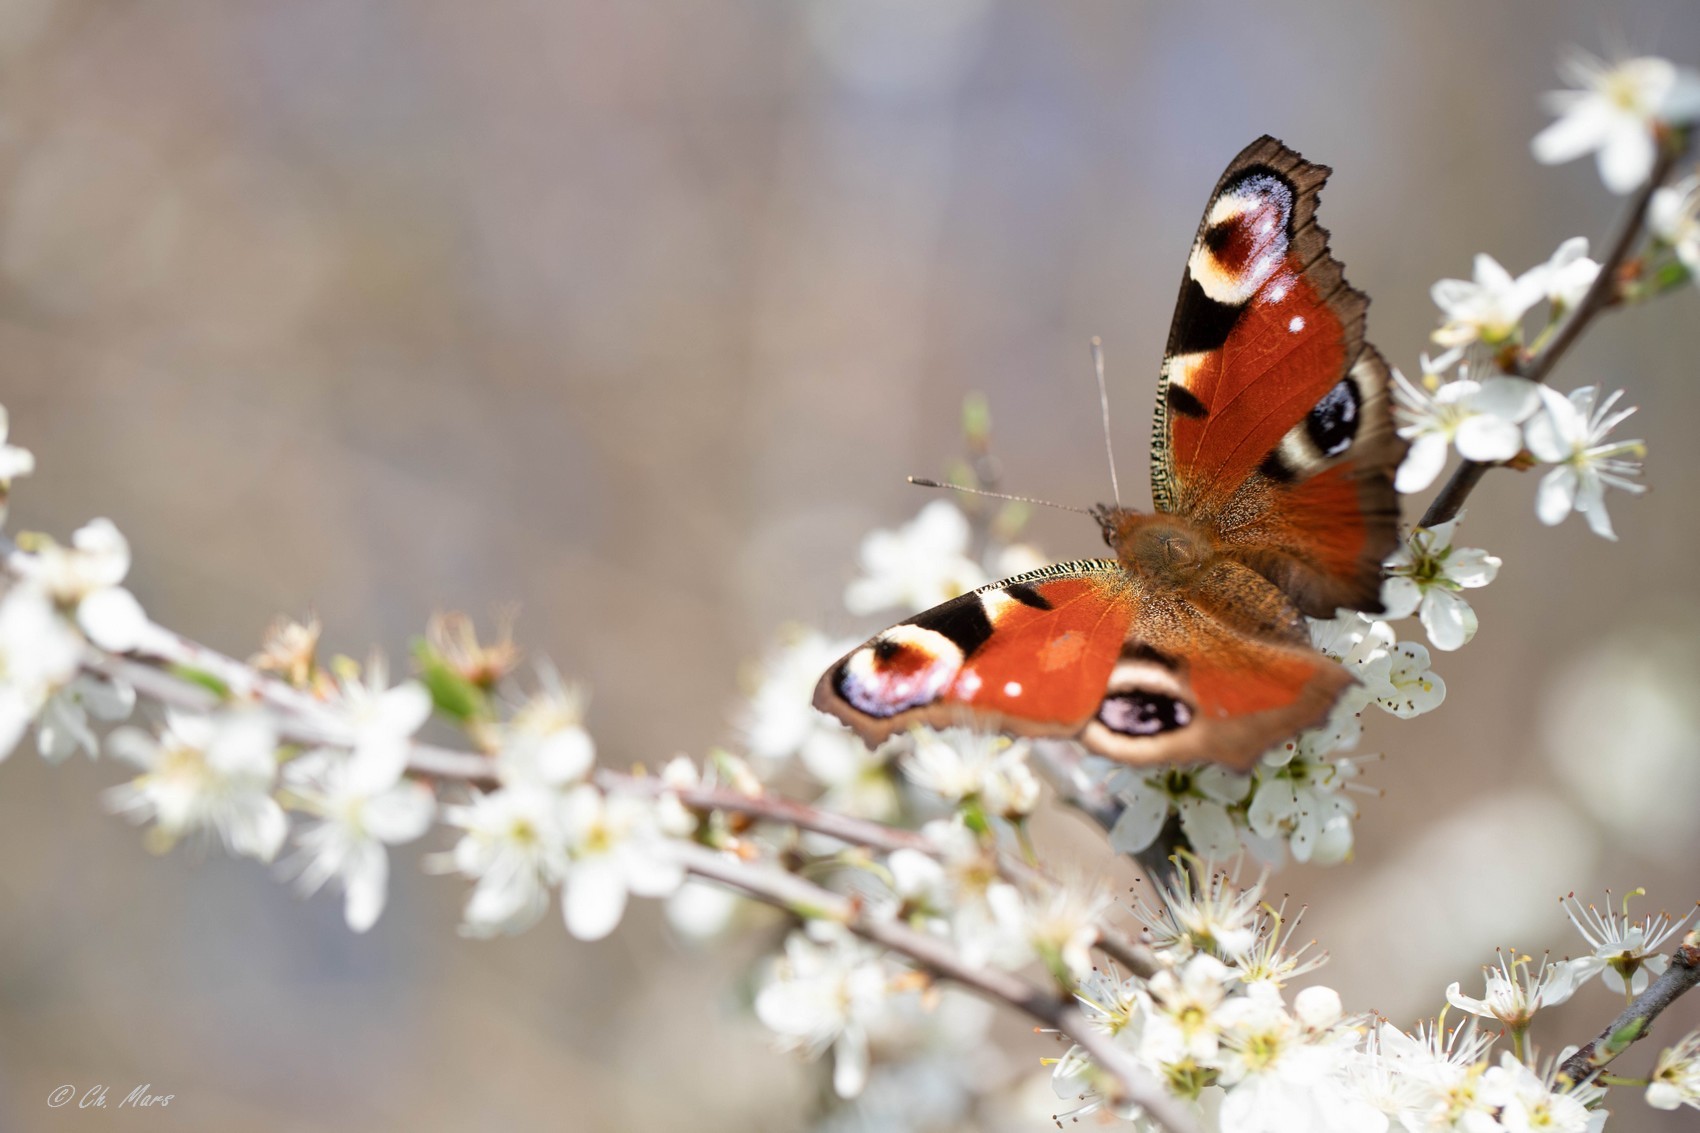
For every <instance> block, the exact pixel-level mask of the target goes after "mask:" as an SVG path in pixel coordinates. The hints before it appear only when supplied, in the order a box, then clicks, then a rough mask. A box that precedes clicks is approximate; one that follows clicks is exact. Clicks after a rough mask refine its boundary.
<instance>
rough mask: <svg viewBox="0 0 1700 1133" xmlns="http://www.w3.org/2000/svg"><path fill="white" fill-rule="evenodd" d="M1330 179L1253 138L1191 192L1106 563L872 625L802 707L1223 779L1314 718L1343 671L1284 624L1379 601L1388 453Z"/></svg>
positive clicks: (869, 724) (1108, 525)
mask: <svg viewBox="0 0 1700 1133" xmlns="http://www.w3.org/2000/svg"><path fill="white" fill-rule="evenodd" d="M1330 172H1331V171H1330V170H1329V169H1328V167H1327V166H1322V165H1316V164H1313V163H1311V162H1308V161H1306V160H1305V159H1304V158H1302V157H1300V156H1299V155H1298V154H1297V153H1295V152H1294V151H1293V150H1291V149H1288V148H1287V146H1285V145H1284V144H1283V143H1281V142H1279V141H1277V140H1276V139H1274V138H1272V137H1268V136H1265V137H1262V138H1259V139H1258V140H1257V141H1255V142H1253V143H1252V144H1251V145H1249V146H1247V147H1246V148H1245V149H1244V150H1243V151H1242V152H1241V153H1240V155H1239V156H1238V157H1236V158H1235V159H1234V160H1233V162H1232V163H1230V164H1229V166H1228V168H1227V171H1226V172H1224V173H1223V174H1222V177H1221V180H1220V181H1218V182H1217V184H1216V188H1215V191H1214V192H1212V193H1211V194H1210V203H1209V205H1208V206H1207V207H1206V208H1205V210H1204V219H1203V221H1202V222H1201V223H1200V224H1199V227H1198V234H1197V236H1196V237H1195V238H1194V240H1193V243H1192V249H1191V252H1190V254H1189V255H1188V257H1187V263H1186V273H1185V275H1184V276H1183V278H1182V280H1181V291H1180V298H1179V301H1178V302H1177V304H1176V307H1175V316H1174V322H1173V324H1172V325H1171V327H1170V330H1169V343H1168V348H1167V350H1166V351H1165V352H1164V358H1163V365H1162V369H1161V371H1160V374H1159V378H1158V383H1157V412H1156V420H1155V422H1154V423H1153V427H1152V451H1151V494H1152V499H1153V502H1154V505H1155V509H1154V511H1152V512H1150V513H1142V512H1138V511H1135V510H1133V509H1131V508H1124V507H1121V506H1119V505H1113V506H1112V505H1099V506H1098V507H1096V508H1094V509H1092V511H1091V513H1090V514H1091V515H1092V516H1093V518H1094V519H1096V520H1097V522H1098V524H1099V526H1100V528H1101V529H1102V533H1103V536H1104V541H1105V542H1106V543H1107V544H1108V545H1109V546H1110V547H1111V548H1112V549H1113V550H1114V552H1115V558H1113V559H1111V558H1106V559H1087V560H1081V561H1077V562H1069V563H1062V564H1059V565H1056V566H1048V567H1044V568H1041V569H1039V570H1034V571H1030V572H1028V573H1026V574H1021V575H1017V576H1016V577H1014V578H1008V579H1005V580H1003V581H1002V582H996V583H993V584H991V585H989V586H983V587H981V588H980V589H978V590H975V591H973V592H971V593H968V594H964V595H962V596H960V597H957V598H954V599H952V600H950V601H948V602H945V603H944V604H942V605H940V606H935V607H934V608H933V609H931V610H928V611H926V612H925V613H921V614H917V615H916V616H914V617H912V618H910V619H909V620H907V621H905V622H902V623H900V624H898V625H895V626H892V627H891V628H890V629H888V630H886V631H885V632H883V633H880V634H878V635H876V636H875V637H873V638H872V639H870V640H869V641H867V642H866V643H865V644H863V645H861V646H859V647H857V648H856V649H854V650H852V651H851V652H850V653H849V654H847V655H846V656H845V657H843V658H842V659H841V660H839V661H838V662H837V663H836V664H834V665H833V666H832V667H831V668H830V669H828V670H827V672H826V673H825V674H824V675H823V676H822V677H821V679H820V683H819V684H818V685H817V686H816V690H815V699H814V703H815V706H816V707H817V708H820V709H822V710H824V711H826V712H829V713H831V714H832V715H834V716H837V717H838V718H839V719H840V720H843V721H844V722H845V723H847V724H849V725H850V727H851V728H853V729H854V730H855V731H856V733H857V734H859V735H860V736H861V737H862V738H863V739H864V740H866V741H867V742H868V743H869V744H877V743H879V742H881V741H883V740H885V739H887V738H888V737H890V736H891V735H893V734H894V733H897V732H899V731H902V730H905V729H907V728H910V727H912V726H914V725H917V724H928V725H932V726H936V727H947V726H951V725H958V724H968V725H970V726H973V727H977V728H981V729H986V730H998V731H1003V732H1007V733H1010V734H1013V735H1020V736H1053V737H1066V738H1073V739H1078V740H1079V741H1080V742H1081V743H1082V744H1084V745H1085V747H1086V748H1087V749H1088V750H1090V751H1092V752H1095V753H1097V754H1099V755H1103V756H1108V757H1109V758H1110V759H1113V760H1117V761H1119V762H1122V763H1126V764H1132V765H1148V764H1168V763H1176V764H1179V763H1195V762H1202V761H1211V762H1217V763H1222V764H1226V765H1228V766H1230V767H1233V768H1236V769H1241V770H1244V769H1247V768H1249V767H1250V766H1251V765H1252V764H1254V763H1255V762H1256V761H1257V759H1258V757H1259V756H1260V755H1261V754H1262V753H1263V752H1265V751H1267V750H1268V749H1269V748H1270V747H1272V746H1274V745H1276V744H1279V743H1280V742H1282V741H1283V740H1285V739H1287V738H1289V737H1291V736H1293V735H1294V734H1296V733H1297V732H1299V731H1301V730H1303V729H1305V728H1309V727H1314V726H1316V725H1319V724H1321V723H1322V722H1323V721H1324V720H1325V719H1326V718H1327V717H1328V714H1329V712H1330V710H1331V708H1332V707H1333V705H1334V704H1335V702H1336V701H1337V700H1338V699H1339V698H1340V696H1341V694H1342V693H1343V692H1344V691H1345V689H1346V688H1347V687H1349V686H1350V685H1352V684H1353V683H1354V680H1355V678H1354V677H1353V676H1352V675H1351V674H1350V673H1349V672H1348V671H1347V670H1346V669H1345V668H1344V667H1343V666H1342V665H1340V664H1339V663H1337V662H1336V661H1334V660H1332V659H1330V658H1329V657H1327V656H1325V655H1324V654H1322V653H1320V652H1318V651H1317V650H1316V649H1314V648H1313V647H1312V646H1311V640H1310V636H1309V632H1308V628H1307V623H1306V621H1305V617H1306V616H1309V617H1317V618H1331V617H1334V616H1335V614H1336V612H1337V610H1338V609H1339V608H1342V607H1343V608H1347V609H1352V610H1361V611H1364V612H1366V613H1379V612H1380V611H1381V609H1382V607H1381V601H1380V584H1381V576H1382V572H1381V564H1382V560H1383V559H1385V558H1386V557H1387V555H1388V553H1389V552H1391V551H1392V550H1393V548H1394V547H1395V546H1396V545H1397V543H1398V540H1399V533H1398V524H1399V505H1398V497H1397V496H1396V495H1395V493H1394V490H1393V476H1394V472H1395V470H1396V469H1397V468H1398V465H1399V462H1400V460H1401V459H1402V458H1403V457H1404V453H1405V447H1406V446H1405V443H1404V442H1403V441H1402V440H1401V439H1400V438H1399V437H1398V435H1397V434H1396V433H1395V431H1394V426H1393V419H1392V404H1391V400H1390V397H1389V389H1388V369H1387V365H1386V363H1385V362H1383V360H1382V358H1381V355H1380V354H1378V353H1377V352H1376V350H1375V348H1374V347H1372V346H1369V345H1368V344H1366V343H1365V342H1364V311H1365V308H1366V307H1367V306H1368V303H1369V301H1368V299H1367V298H1366V297H1365V296H1364V295H1363V293H1362V292H1359V291H1356V290H1354V289H1353V288H1352V287H1350V286H1349V285H1348V284H1347V283H1346V281H1345V278H1344V276H1343V275H1342V272H1341V268H1340V264H1339V262H1338V261H1337V260H1335V259H1334V257H1333V255H1331V254H1330V252H1329V249H1328V233H1327V231H1326V230H1324V229H1322V228H1320V227H1318V226H1317V223H1316V206H1317V196H1318V193H1319V191H1320V190H1321V188H1322V185H1323V183H1324V182H1325V181H1326V180H1327V178H1328V175H1329V173H1330Z"/></svg>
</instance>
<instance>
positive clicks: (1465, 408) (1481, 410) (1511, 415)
mask: <svg viewBox="0 0 1700 1133" xmlns="http://www.w3.org/2000/svg"><path fill="white" fill-rule="evenodd" d="M1437 365H1438V363H1437ZM1458 372H1459V374H1460V375H1461V376H1459V377H1457V378H1455V379H1454V380H1452V381H1449V382H1441V381H1440V380H1439V378H1438V376H1437V375H1435V374H1425V375H1424V379H1423V384H1422V385H1417V384H1415V383H1413V382H1412V381H1410V379H1408V378H1406V377H1405V375H1403V374H1401V373H1399V372H1398V371H1397V370H1395V371H1394V372H1393V396H1394V401H1395V405H1394V411H1393V412H1394V419H1395V420H1396V421H1397V422H1398V423H1399V435H1400V436H1401V437H1404V438H1405V439H1406V440H1408V441H1410V442H1411V447H1410V450H1409V451H1408V452H1407V453H1406V454H1405V459H1404V461H1403V462H1402V463H1401V464H1400V465H1399V471H1398V472H1397V473H1396V474H1395V476H1394V487H1395V488H1397V489H1398V490H1399V491H1401V492H1420V491H1422V490H1423V489H1424V488H1426V487H1428V486H1429V485H1430V484H1432V483H1434V481H1435V478H1436V477H1437V476H1439V475H1440V471H1441V469H1442V468H1444V467H1446V454H1447V450H1448V448H1449V447H1451V446H1453V445H1456V446H1457V448H1458V454H1459V455H1460V456H1462V457H1464V458H1465V459H1466V460H1476V461H1482V462H1484V463H1492V462H1494V461H1501V460H1510V459H1511V458H1512V457H1514V456H1516V455H1517V454H1518V453H1519V452H1520V451H1522V448H1523V430H1522V429H1521V428H1520V427H1519V426H1520V425H1521V423H1522V422H1523V421H1524V420H1525V419H1526V418H1527V417H1528V416H1529V415H1530V414H1531V413H1533V412H1534V411H1535V409H1536V407H1537V406H1538V405H1539V404H1540V395H1539V394H1538V393H1537V392H1536V388H1535V384H1534V383H1533V382H1531V381H1529V380H1528V379H1526V378H1512V377H1505V376H1501V375H1496V376H1493V377H1489V378H1487V379H1485V380H1483V381H1477V380H1476V379H1474V378H1471V377H1467V376H1462V375H1465V374H1466V373H1467V371H1466V369H1465V368H1464V367H1463V366H1460V367H1459V371H1458Z"/></svg>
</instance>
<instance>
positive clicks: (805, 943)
mask: <svg viewBox="0 0 1700 1133" xmlns="http://www.w3.org/2000/svg"><path fill="white" fill-rule="evenodd" d="M887 963H888V962H887V961H886V960H885V958H884V956H883V954H882V953H881V952H880V951H879V950H878V949H876V948H873V947H871V946H870V945H867V944H865V943H863V942H862V941H860V940H857V939H856V938H855V937H854V936H851V935H850V933H849V932H848V931H847V930H845V929H843V928H842V927H841V926H838V925H829V924H827V923H825V922H820V921H815V922H811V923H810V925H809V929H808V931H803V930H799V931H797V932H793V933H792V934H791V935H790V936H789V937H788V938H786V941H785V954H784V956H782V957H780V958H778V959H776V960H775V962H774V963H773V965H772V967H771V968H770V970H769V972H768V975H767V979H766V981H765V982H764V983H763V985H762V988H761V990H760V991H758V992H757V993H756V1000H755V1011H756V1017H757V1018H758V1019H760V1020H761V1021H762V1023H763V1024H764V1025H766V1026H767V1027H768V1028H769V1029H770V1030H772V1031H774V1032H775V1033H776V1034H777V1035H778V1036H779V1038H780V1040H781V1043H782V1045H783V1046H784V1047H786V1048H788V1049H800V1050H802V1051H804V1052H805V1053H806V1054H807V1055H808V1056H810V1057H816V1056H819V1055H820V1054H821V1053H823V1052H824V1051H826V1050H827V1049H828V1048H831V1050H832V1052H833V1074H832V1086H833V1089H834V1091H835V1092H836V1093H837V1094H838V1096H839V1097H841V1098H853V1097H855V1096H856V1095H857V1094H859V1093H861V1092H862V1088H863V1086H864V1085H866V1084H867V1079H868V1028H869V1026H870V1025H871V1024H872V1023H874V1022H875V1021H876V1019H877V1017H878V1015H879V1014H880V1013H881V1012H883V1011H884V1010H885V1009H886V1001H887V999H888V997H889V996H890V995H891V992H892V976H891V974H890V973H888V971H887Z"/></svg>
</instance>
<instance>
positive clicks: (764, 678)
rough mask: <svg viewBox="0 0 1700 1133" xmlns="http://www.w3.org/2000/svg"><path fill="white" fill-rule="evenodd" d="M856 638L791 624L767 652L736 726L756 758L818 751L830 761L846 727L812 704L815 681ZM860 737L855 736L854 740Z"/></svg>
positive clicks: (845, 737)
mask: <svg viewBox="0 0 1700 1133" xmlns="http://www.w3.org/2000/svg"><path fill="white" fill-rule="evenodd" d="M855 646H856V642H854V641H851V640H847V639H846V640H837V639H833V638H829V637H827V636H826V635H825V634H822V633H819V632H818V631H815V630H811V629H803V628H801V627H792V628H791V629H789V630H788V631H786V632H785V633H784V634H783V635H782V639H781V641H780V643H779V644H778V645H777V646H776V647H774V648H773V649H772V650H770V651H769V652H768V654H767V655H766V656H765V657H764V658H763V659H762V662H761V665H760V666H759V668H758V670H757V671H756V673H755V675H754V680H753V681H752V682H751V683H752V684H753V686H754V691H753V692H752V694H751V696H750V699H749V703H748V704H747V705H746V706H745V707H744V710H743V711H742V713H740V715H739V719H738V731H739V733H740V735H741V737H742V739H743V742H744V746H745V748H746V749H747V750H748V751H749V754H750V756H751V758H752V759H754V760H756V761H757V763H758V764H776V763H780V762H783V761H785V760H788V759H791V758H792V757H793V756H798V755H803V756H805V758H807V757H809V756H811V755H821V753H819V752H815V751H814V750H813V749H815V748H817V747H819V748H827V749H831V754H828V755H821V758H823V759H824V760H826V761H828V762H831V761H833V759H834V757H835V756H836V755H837V754H838V753H839V751H840V750H841V749H842V748H843V747H844V746H845V744H846V743H847V741H849V740H854V736H853V735H852V734H851V733H850V731H849V729H847V728H845V727H844V725H842V724H840V723H839V722H838V721H837V720H834V719H833V718H832V717H830V716H828V715H827V714H826V713H824V712H821V711H820V710H819V709H817V708H815V706H814V703H813V701H814V693H815V683H816V682H817V681H819V680H820V675H821V674H822V673H824V672H825V671H826V670H827V667H828V666H829V665H831V664H832V663H833V662H835V661H837V660H838V659H839V658H840V657H842V656H844V655H845V654H846V653H848V652H849V651H850V650H851V649H853V648H855ZM857 742H860V741H857Z"/></svg>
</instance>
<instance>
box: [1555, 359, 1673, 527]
mask: <svg viewBox="0 0 1700 1133" xmlns="http://www.w3.org/2000/svg"><path fill="white" fill-rule="evenodd" d="M1622 396H1623V391H1622V390H1619V391H1617V392H1616V393H1613V394H1612V395H1611V396H1609V397H1607V398H1606V399H1605V400H1604V401H1603V402H1600V403H1599V404H1597V405H1596V404H1595V399H1596V397H1597V391H1596V390H1595V389H1594V388H1593V387H1592V386H1583V387H1582V388H1581V389H1578V390H1573V391H1571V394H1570V396H1569V397H1563V396H1561V395H1560V394H1559V393H1557V392H1556V391H1555V390H1552V389H1550V388H1548V387H1546V386H1542V387H1541V401H1542V406H1541V408H1542V412H1541V413H1540V414H1539V415H1538V416H1537V417H1535V419H1534V420H1532V421H1530V422H1529V427H1528V438H1529V451H1530V452H1532V453H1534V454H1535V456H1536V457H1537V458H1538V459H1540V460H1543V461H1546V462H1547V463H1549V464H1555V465H1557V467H1556V468H1554V469H1552V471H1550V472H1548V473H1547V474H1546V475H1545V476H1543V477H1542V478H1541V486H1540V490H1539V493H1538V495H1537V496H1536V499H1535V514H1537V515H1538V516H1540V519H1541V522H1542V523H1545V524H1547V525H1548V526H1552V525H1553V524H1556V523H1560V522H1562V521H1563V519H1564V517H1565V516H1567V515H1569V514H1570V513H1571V511H1572V510H1575V511H1578V512H1580V513H1582V515H1583V516H1584V517H1585V518H1586V519H1587V521H1588V526H1589V527H1591V528H1593V531H1594V534H1596V535H1601V536H1604V537H1605V538H1607V539H1616V538H1617V535H1616V533H1615V532H1613V531H1612V527H1611V517H1610V516H1609V515H1607V514H1606V502H1605V490H1606V488H1608V487H1612V488H1622V489H1623V490H1624V491H1626V492H1633V493H1635V494H1637V495H1639V494H1640V493H1642V492H1645V491H1646V490H1647V486H1646V485H1645V484H1640V483H1637V482H1635V481H1634V480H1631V479H1629V477H1631V476H1639V475H1640V474H1641V462H1640V460H1639V458H1640V457H1642V456H1644V455H1646V451H1647V446H1646V444H1645V443H1644V442H1642V441H1638V440H1636V441H1610V442H1608V441H1607V440H1606V434H1608V433H1610V432H1611V431H1612V430H1613V429H1614V428H1616V427H1617V426H1618V425H1619V424H1620V423H1622V421H1623V420H1624V418H1626V417H1628V416H1629V415H1630V414H1631V413H1634V412H1635V409H1634V408H1633V407H1631V408H1629V409H1619V410H1616V411H1615V412H1614V411H1613V409H1612V407H1613V406H1615V405H1616V404H1617V401H1618V398H1620V397H1622Z"/></svg>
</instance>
